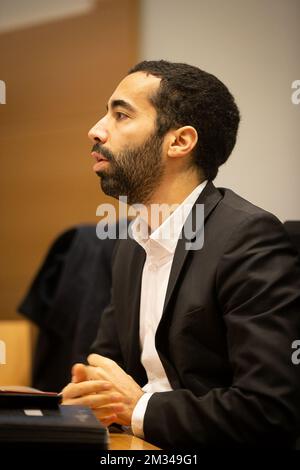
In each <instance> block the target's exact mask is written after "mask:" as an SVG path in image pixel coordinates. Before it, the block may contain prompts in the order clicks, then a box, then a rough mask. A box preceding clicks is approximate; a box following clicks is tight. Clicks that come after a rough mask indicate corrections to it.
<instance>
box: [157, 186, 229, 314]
mask: <svg viewBox="0 0 300 470" xmlns="http://www.w3.org/2000/svg"><path fill="white" fill-rule="evenodd" d="M220 199H222V195H221V193H220V192H219V191H218V189H217V188H216V187H215V186H214V185H213V183H212V182H208V183H207V185H206V186H205V188H204V190H203V191H202V193H201V194H200V196H199V198H198V199H197V201H196V203H195V204H194V206H193V208H192V210H191V213H190V215H189V216H188V218H187V221H186V223H185V226H186V225H187V223H191V220H193V221H194V220H195V214H196V204H203V205H204V220H203V224H202V225H201V227H198V228H197V231H196V233H195V235H194V237H193V239H195V238H196V237H198V236H199V235H200V232H201V231H202V230H203V229H204V224H205V221H206V219H207V217H208V216H209V214H210V213H211V211H212V210H213V209H214V208H215V206H216V205H217V204H218V202H219V201H220ZM181 235H182V236H181V237H180V238H179V240H178V243H177V247H176V250H175V254H174V259H173V264H172V268H171V272H170V277H169V282H168V287H167V292H166V298H165V302H164V309H163V315H164V313H165V311H166V309H167V307H168V304H169V302H170V299H171V297H172V293H173V291H174V288H175V285H176V282H177V280H178V277H179V274H180V272H181V270H182V267H183V265H184V262H185V259H186V257H187V255H188V253H189V251H190V250H189V249H187V244H189V243H191V242H193V239H189V238H188V237H187V236H186V235H185V230H184V229H183V230H182V233H181Z"/></svg>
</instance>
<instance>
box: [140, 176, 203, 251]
mask: <svg viewBox="0 0 300 470" xmlns="http://www.w3.org/2000/svg"><path fill="white" fill-rule="evenodd" d="M206 184H207V180H205V181H203V182H202V183H201V184H199V185H198V186H197V187H196V188H195V189H194V190H193V191H192V192H191V193H190V194H189V195H188V196H187V197H186V199H185V200H184V201H183V202H182V203H181V204H180V205H179V206H178V207H177V208H176V209H175V210H174V212H172V214H171V215H170V216H169V217H167V218H166V220H165V221H164V222H163V223H162V224H161V225H160V226H159V227H158V228H157V229H156V230H154V231H153V232H152V233H151V234H150V236H149V228H148V224H147V223H146V221H145V220H144V219H143V218H142V217H141V216H138V217H137V218H136V219H135V220H134V222H133V223H132V226H131V230H132V235H133V238H134V239H135V241H136V242H137V243H138V244H139V245H141V246H142V248H144V250H145V251H146V254H147V255H149V256H150V257H151V258H153V259H156V260H162V259H165V258H169V257H170V256H172V255H174V253H175V249H176V245H177V242H178V239H179V237H180V234H181V231H182V228H183V226H184V223H185V221H186V219H187V217H188V215H189V213H190V211H191V210H192V207H193V205H194V204H195V202H196V200H197V199H198V197H199V195H200V193H201V192H202V191H203V189H204V188H205V186H206Z"/></svg>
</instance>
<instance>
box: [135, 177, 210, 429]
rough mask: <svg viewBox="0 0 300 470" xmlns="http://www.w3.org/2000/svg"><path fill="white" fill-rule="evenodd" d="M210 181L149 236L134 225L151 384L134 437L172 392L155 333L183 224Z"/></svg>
mask: <svg viewBox="0 0 300 470" xmlns="http://www.w3.org/2000/svg"><path fill="white" fill-rule="evenodd" d="M206 183H207V181H204V182H203V183H201V184H199V185H198V186H197V187H196V188H195V189H194V190H193V191H192V193H191V194H190V195H189V196H188V197H187V198H186V199H185V200H184V201H183V202H182V203H181V204H180V205H179V206H178V207H177V208H176V209H175V211H174V212H173V213H172V214H171V215H170V216H169V217H168V218H167V219H166V220H165V221H164V222H163V223H162V224H161V225H160V226H159V227H158V228H157V229H156V230H155V231H153V232H152V233H151V235H150V236H149V235H148V224H147V223H146V222H145V220H143V219H142V217H140V216H139V217H137V218H136V219H135V221H134V222H133V224H132V227H131V228H132V235H133V238H134V239H135V240H136V242H137V243H139V245H141V246H142V247H143V249H144V250H145V252H146V261H145V264H144V268H143V274H142V283H141V301H140V343H141V351H142V353H141V362H142V364H143V366H144V368H145V370H146V373H147V378H148V383H147V384H146V385H145V386H144V387H143V391H144V392H145V393H144V395H143V396H142V397H141V398H140V400H139V401H138V403H137V404H136V407H135V409H134V411H133V415H132V420H131V427H132V431H133V434H135V435H136V436H139V437H141V438H143V437H144V433H143V421H144V415H145V411H146V408H147V403H148V401H149V399H150V397H151V395H152V394H153V393H154V392H165V391H170V390H172V388H171V385H170V383H169V380H168V378H167V376H166V373H165V370H164V368H163V365H162V363H161V361H160V358H159V356H158V354H157V351H156V348H155V334H156V330H157V327H158V325H159V322H160V320H161V316H162V312H163V306H164V301H165V297H166V291H167V285H168V281H169V277H170V271H171V266H172V262H173V258H174V253H175V249H176V245H177V242H178V239H179V237H180V233H181V231H182V228H183V225H184V223H185V221H186V219H187V217H188V215H189V213H190V211H191V209H192V207H193V205H194V204H195V202H196V200H197V199H198V197H199V195H200V193H201V191H202V190H203V189H204V188H205V186H206Z"/></svg>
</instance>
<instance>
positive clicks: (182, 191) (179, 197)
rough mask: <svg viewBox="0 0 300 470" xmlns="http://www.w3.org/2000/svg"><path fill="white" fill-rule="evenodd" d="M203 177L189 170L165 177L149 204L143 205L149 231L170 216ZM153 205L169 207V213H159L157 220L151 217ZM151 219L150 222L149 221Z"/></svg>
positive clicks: (166, 211) (197, 172)
mask: <svg viewBox="0 0 300 470" xmlns="http://www.w3.org/2000/svg"><path fill="white" fill-rule="evenodd" d="M204 180H205V177H204V176H203V174H199V171H197V170H195V169H191V170H190V171H186V172H184V173H182V174H178V175H175V176H174V175H165V177H164V178H163V180H162V181H161V184H160V185H159V187H158V188H157V190H156V191H155V192H154V193H153V195H152V196H151V199H150V200H149V202H148V203H147V204H146V205H145V210H146V214H145V216H146V217H147V221H148V224H149V225H150V228H151V231H153V230H155V229H156V228H157V227H158V226H159V225H161V224H162V223H163V222H164V220H166V219H167V217H169V216H170V215H171V213H172V212H173V211H174V210H175V209H176V206H178V205H180V204H181V203H182V202H183V201H184V200H185V199H186V198H187V197H188V195H189V194H191V192H192V191H193V190H194V189H195V188H196V187H197V186H198V185H199V184H200V183H202V182H203V181H204ZM153 204H156V205H165V206H169V208H170V211H168V210H165V211H161V212H160V213H159V218H157V216H156V217H154V218H153V217H151V214H152V213H151V207H153ZM151 219H152V220H151Z"/></svg>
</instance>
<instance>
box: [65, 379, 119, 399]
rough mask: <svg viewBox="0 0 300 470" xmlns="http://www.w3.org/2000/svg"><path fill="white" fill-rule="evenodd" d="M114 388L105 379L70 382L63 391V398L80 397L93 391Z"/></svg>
mask: <svg viewBox="0 0 300 470" xmlns="http://www.w3.org/2000/svg"><path fill="white" fill-rule="evenodd" d="M111 388H112V385H111V384H110V383H109V382H105V381H103V380H88V381H87V382H80V383H78V384H75V383H70V384H68V385H67V386H66V387H65V388H64V389H63V391H62V395H63V400H65V399H69V398H78V397H83V396H85V395H90V394H93V393H101V392H106V391H108V390H110V389H111Z"/></svg>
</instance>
